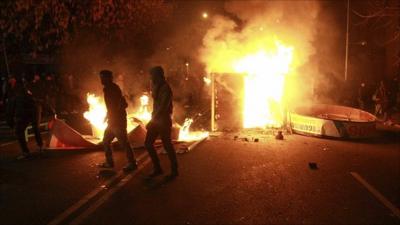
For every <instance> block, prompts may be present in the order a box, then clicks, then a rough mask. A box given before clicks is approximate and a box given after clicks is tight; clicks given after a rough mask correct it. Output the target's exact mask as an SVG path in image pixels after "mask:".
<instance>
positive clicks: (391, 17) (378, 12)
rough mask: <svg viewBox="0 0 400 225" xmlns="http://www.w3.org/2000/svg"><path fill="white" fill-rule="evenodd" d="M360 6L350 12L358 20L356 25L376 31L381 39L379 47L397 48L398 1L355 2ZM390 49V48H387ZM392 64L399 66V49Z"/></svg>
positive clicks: (398, 26)
mask: <svg viewBox="0 0 400 225" xmlns="http://www.w3.org/2000/svg"><path fill="white" fill-rule="evenodd" d="M356 3H359V4H360V7H359V8H360V9H357V10H352V11H353V13H354V14H355V15H356V16H358V17H359V18H360V21H361V22H359V23H358V24H357V25H359V26H368V27H369V28H371V29H372V30H375V31H378V32H379V33H381V32H382V31H383V32H384V34H383V35H380V36H381V37H382V38H383V39H381V40H380V43H379V44H380V45H381V46H388V45H394V46H395V48H399V44H398V43H400V0H374V1H362V2H356ZM389 48H392V47H389ZM397 51H398V53H397V56H396V59H395V61H394V64H397V65H400V49H397Z"/></svg>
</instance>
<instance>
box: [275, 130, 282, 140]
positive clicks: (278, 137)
mask: <svg viewBox="0 0 400 225" xmlns="http://www.w3.org/2000/svg"><path fill="white" fill-rule="evenodd" d="M275 139H277V140H283V134H282V131H278V134H277V135H276V136H275Z"/></svg>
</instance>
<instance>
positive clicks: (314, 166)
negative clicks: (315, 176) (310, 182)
mask: <svg viewBox="0 0 400 225" xmlns="http://www.w3.org/2000/svg"><path fill="white" fill-rule="evenodd" d="M308 166H309V167H310V169H312V170H317V169H318V165H317V163H316V162H309V163H308Z"/></svg>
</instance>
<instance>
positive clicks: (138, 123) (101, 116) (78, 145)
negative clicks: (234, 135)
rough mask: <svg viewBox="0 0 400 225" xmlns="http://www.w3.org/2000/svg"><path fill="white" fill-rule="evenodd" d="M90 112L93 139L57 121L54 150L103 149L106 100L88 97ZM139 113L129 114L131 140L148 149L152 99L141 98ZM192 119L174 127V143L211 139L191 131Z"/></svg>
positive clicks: (52, 141)
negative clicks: (146, 144) (145, 144)
mask: <svg viewBox="0 0 400 225" xmlns="http://www.w3.org/2000/svg"><path fill="white" fill-rule="evenodd" d="M87 102H88V104H89V110H88V111H87V112H85V113H84V118H85V119H86V120H88V121H89V122H90V125H91V129H92V135H82V134H81V133H79V132H78V131H76V130H74V129H73V128H72V127H71V126H69V125H68V124H66V123H65V122H63V121H62V120H59V119H57V118H54V119H52V120H51V121H50V122H49V129H50V131H51V134H52V135H51V139H50V143H49V148H50V149H93V148H98V147H99V146H100V145H101V141H102V138H103V133H104V130H105V129H106V127H107V122H106V121H105V117H106V113H107V111H106V107H105V104H104V102H103V101H102V99H101V98H100V97H98V96H96V95H94V94H88V95H87ZM140 103H141V105H140V107H139V109H138V110H137V111H136V112H135V113H132V114H128V116H127V117H128V118H127V119H128V126H127V131H128V139H129V142H130V143H132V144H133V145H134V147H142V146H144V141H145V137H146V128H145V123H147V122H148V121H149V120H150V119H151V113H150V112H149V110H148V104H149V97H148V96H147V95H142V96H141V98H140ZM192 122H193V120H192V119H189V118H187V119H185V122H184V123H183V125H179V124H174V126H173V129H172V134H171V136H172V139H173V140H174V142H175V143H177V142H180V143H190V142H196V141H202V140H204V139H206V138H207V137H208V132H205V131H190V126H191V124H192ZM188 150H190V146H189V147H187V148H182V149H181V151H180V152H181V153H183V152H185V151H188Z"/></svg>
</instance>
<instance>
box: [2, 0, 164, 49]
mask: <svg viewBox="0 0 400 225" xmlns="http://www.w3.org/2000/svg"><path fill="white" fill-rule="evenodd" d="M171 11H172V4H169V3H166V2H165V1H164V0H2V1H1V2H0V13H1V14H0V33H2V34H3V38H4V39H6V40H7V44H8V45H13V47H14V48H13V49H17V51H19V52H25V53H26V52H30V53H41V52H44V53H52V52H54V51H55V50H57V49H58V48H59V47H61V46H63V45H64V44H66V43H67V42H69V41H71V40H73V39H74V38H76V37H77V36H78V34H79V33H80V32H82V31H84V32H93V33H96V34H99V37H101V38H102V39H103V40H104V41H110V42H114V41H121V42H123V41H125V40H127V37H131V36H135V35H138V34H143V33H145V32H147V31H148V30H147V29H148V28H149V27H151V26H152V25H154V24H156V23H158V22H160V21H162V20H163V19H164V18H165V17H166V16H168V15H169V14H170V13H171Z"/></svg>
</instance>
